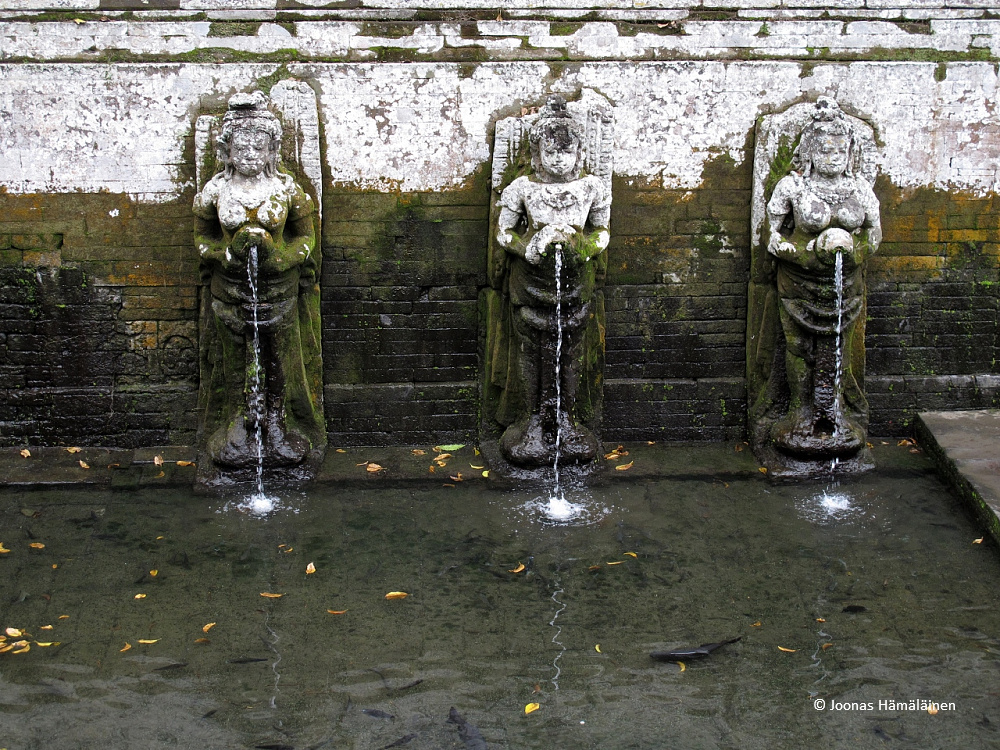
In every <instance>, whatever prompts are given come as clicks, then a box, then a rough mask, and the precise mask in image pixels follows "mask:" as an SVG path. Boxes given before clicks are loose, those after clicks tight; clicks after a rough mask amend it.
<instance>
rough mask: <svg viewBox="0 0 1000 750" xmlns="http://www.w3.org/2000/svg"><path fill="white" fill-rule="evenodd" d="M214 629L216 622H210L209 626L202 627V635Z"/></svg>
mask: <svg viewBox="0 0 1000 750" xmlns="http://www.w3.org/2000/svg"><path fill="white" fill-rule="evenodd" d="M214 627H215V623H214V622H210V623H208V624H207V625H202V626H201V632H202V633H207V632H208V631H209V630H211V629H212V628H214Z"/></svg>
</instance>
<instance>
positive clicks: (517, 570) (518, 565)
mask: <svg viewBox="0 0 1000 750" xmlns="http://www.w3.org/2000/svg"><path fill="white" fill-rule="evenodd" d="M522 570H524V563H521V562H519V563H518V564H517V567H516V568H514V569H513V570H508V571H507V572H508V573H520V572H521V571H522Z"/></svg>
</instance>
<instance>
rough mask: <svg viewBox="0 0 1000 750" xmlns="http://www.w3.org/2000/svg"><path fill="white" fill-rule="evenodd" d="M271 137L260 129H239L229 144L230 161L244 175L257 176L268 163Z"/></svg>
mask: <svg viewBox="0 0 1000 750" xmlns="http://www.w3.org/2000/svg"><path fill="white" fill-rule="evenodd" d="M270 141H271V137H270V136H269V135H268V134H267V133H262V132H260V131H259V130H258V131H253V130H237V131H236V132H235V133H233V139H232V141H231V142H230V144H229V161H230V162H231V163H232V165H233V168H234V169H235V170H236V171H237V172H239V173H240V174H241V175H243V176H244V177H256V176H257V175H259V174H260V173H261V172H263V171H264V165H265V164H267V158H268V151H269V147H270Z"/></svg>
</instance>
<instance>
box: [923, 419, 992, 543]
mask: <svg viewBox="0 0 1000 750" xmlns="http://www.w3.org/2000/svg"><path fill="white" fill-rule="evenodd" d="M917 437H918V439H919V440H920V443H921V445H922V446H923V447H924V449H925V450H926V451H927V452H928V454H930V455H931V456H932V457H933V458H934V460H935V461H936V462H937V464H938V468H939V469H940V471H941V473H942V474H943V475H944V477H945V478H946V479H947V481H948V482H949V483H950V484H951V486H952V487H953V488H954V489H955V491H956V492H957V493H958V495H959V496H960V497H961V498H962V499H963V500H965V501H966V502H967V503H968V504H969V506H970V507H971V508H972V511H973V512H974V513H975V514H976V516H977V517H978V518H979V520H980V521H981V522H982V524H983V525H984V526H985V527H986V528H987V530H988V531H989V533H990V535H991V536H992V537H993V538H994V539H995V540H997V541H1000V453H998V451H997V445H998V444H1000V410H996V409H984V410H968V411H938V412H923V413H921V414H920V415H918V418H917Z"/></svg>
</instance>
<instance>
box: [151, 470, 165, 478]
mask: <svg viewBox="0 0 1000 750" xmlns="http://www.w3.org/2000/svg"><path fill="white" fill-rule="evenodd" d="M166 475H167V472H165V471H161V472H160V473H159V474H157V475H156V476H155V477H154V479H163V477H165V476H166Z"/></svg>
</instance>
